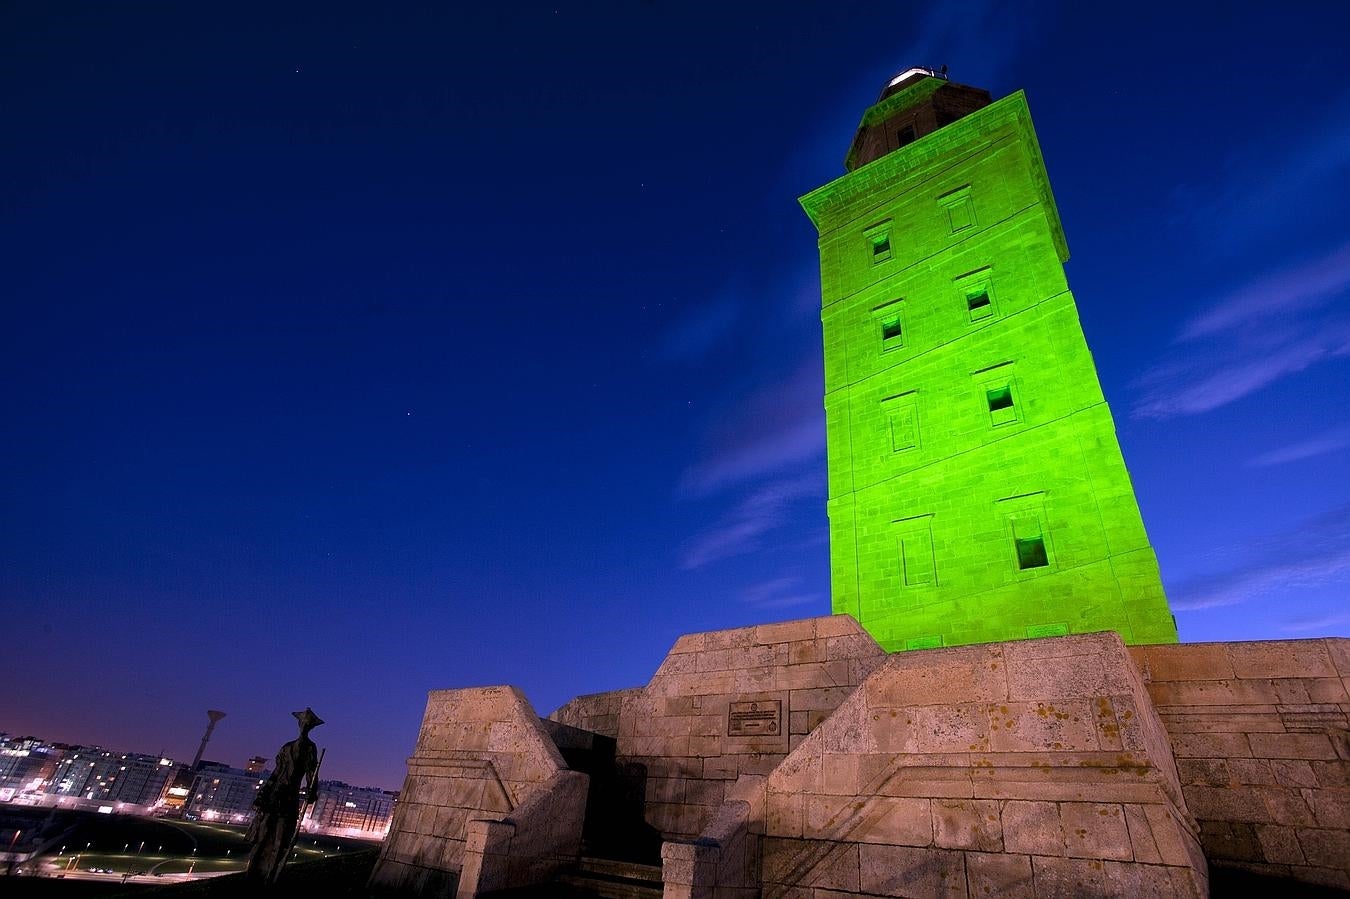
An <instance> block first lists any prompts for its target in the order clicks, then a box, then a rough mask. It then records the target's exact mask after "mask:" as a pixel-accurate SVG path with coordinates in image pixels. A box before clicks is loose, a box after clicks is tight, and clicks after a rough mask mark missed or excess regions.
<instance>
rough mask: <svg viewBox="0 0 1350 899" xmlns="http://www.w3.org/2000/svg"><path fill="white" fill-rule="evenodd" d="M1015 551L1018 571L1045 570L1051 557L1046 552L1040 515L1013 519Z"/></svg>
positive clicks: (1028, 515)
mask: <svg viewBox="0 0 1350 899" xmlns="http://www.w3.org/2000/svg"><path fill="white" fill-rule="evenodd" d="M1012 527H1013V549H1014V551H1015V552H1016V553H1017V570H1018V571H1026V570H1027V569H1028V568H1045V567H1046V566H1048V565H1049V564H1050V556H1049V554H1048V553H1047V552H1046V550H1045V534H1044V532H1043V531H1042V529H1041V519H1040V516H1039V515H1032V514H1026V515H1021V516H1018V517H1017V518H1015V519H1013V523H1012Z"/></svg>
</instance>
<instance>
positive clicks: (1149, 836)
mask: <svg viewBox="0 0 1350 899" xmlns="http://www.w3.org/2000/svg"><path fill="white" fill-rule="evenodd" d="M1123 808H1124V809H1125V826H1126V829H1127V830H1128V831H1129V834H1130V851H1131V853H1132V854H1133V856H1134V860H1135V861H1137V862H1143V863H1146V864H1150V865H1156V864H1160V863H1161V862H1162V860H1163V858H1162V853H1161V852H1159V851H1158V843H1157V841H1156V840H1155V839H1154V838H1153V828H1152V826H1151V825H1150V824H1149V821H1148V814H1147V813H1146V812H1145V811H1144V807H1143V806H1140V805H1134V804H1127V805H1125V806H1123Z"/></svg>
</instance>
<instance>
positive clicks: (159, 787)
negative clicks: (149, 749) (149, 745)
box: [46, 746, 177, 807]
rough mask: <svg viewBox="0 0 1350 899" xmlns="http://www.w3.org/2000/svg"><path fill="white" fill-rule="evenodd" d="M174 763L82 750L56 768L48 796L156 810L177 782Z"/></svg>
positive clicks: (153, 757) (71, 753)
mask: <svg viewBox="0 0 1350 899" xmlns="http://www.w3.org/2000/svg"><path fill="white" fill-rule="evenodd" d="M176 770H177V766H176V765H175V764H174V762H173V760H171V759H166V758H161V757H160V756H157V755H140V754H137V753H119V752H110V751H108V750H106V749H99V748H98V747H90V746H79V747H74V748H72V749H71V750H70V751H69V752H67V753H66V754H65V755H64V756H63V757H62V759H61V761H60V762H58V763H57V765H56V771H55V773H54V774H53V775H52V778H51V780H50V782H49V784H48V785H47V787H46V792H48V793H51V794H53V795H56V796H74V797H79V798H80V799H85V800H91V801H95V802H108V803H127V804H131V805H142V806H147V807H148V806H153V805H155V804H156V803H157V802H158V801H159V799H160V797H161V796H163V795H164V790H165V788H166V787H167V786H168V785H169V782H170V781H171V779H172V778H173V775H174V772H175V771H176Z"/></svg>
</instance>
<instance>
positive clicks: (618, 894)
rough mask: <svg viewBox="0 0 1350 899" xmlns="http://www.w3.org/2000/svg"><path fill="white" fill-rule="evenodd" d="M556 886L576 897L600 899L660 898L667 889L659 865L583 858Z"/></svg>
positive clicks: (565, 873) (563, 875)
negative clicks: (662, 880)
mask: <svg viewBox="0 0 1350 899" xmlns="http://www.w3.org/2000/svg"><path fill="white" fill-rule="evenodd" d="M557 883H558V885H559V886H561V887H562V888H563V889H565V890H567V891H568V892H569V893H570V894H571V895H573V896H578V897H580V896H588V897H595V896H598V897H601V899H660V896H661V894H662V892H663V890H664V887H663V885H662V883H661V866H660V865H640V864H637V863H635V862H624V861H616V860H613V859H607V858H582V859H581V860H580V861H579V862H578V863H577V866H576V868H574V869H573V870H571V871H567V872H564V873H562V874H560V875H558V878H557Z"/></svg>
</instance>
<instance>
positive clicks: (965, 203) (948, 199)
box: [937, 184, 975, 234]
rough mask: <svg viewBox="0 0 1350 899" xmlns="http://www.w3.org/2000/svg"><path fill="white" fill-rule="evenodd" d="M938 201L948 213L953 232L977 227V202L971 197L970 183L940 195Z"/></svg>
mask: <svg viewBox="0 0 1350 899" xmlns="http://www.w3.org/2000/svg"><path fill="white" fill-rule="evenodd" d="M937 201H938V205H939V206H941V207H942V208H943V209H944V210H945V211H946V213H947V224H948V226H949V227H950V228H951V233H953V234H955V233H956V232H958V231H965V230H966V229H967V228H974V227H975V204H974V203H973V202H972V201H971V198H970V185H969V184H966V185H963V186H962V187H958V188H957V189H956V190H952V191H948V192H947V193H945V194H943V195H942V196H940V197H938V198H937Z"/></svg>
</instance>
